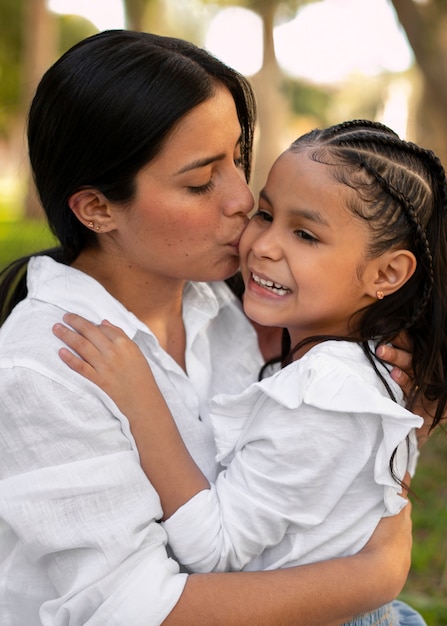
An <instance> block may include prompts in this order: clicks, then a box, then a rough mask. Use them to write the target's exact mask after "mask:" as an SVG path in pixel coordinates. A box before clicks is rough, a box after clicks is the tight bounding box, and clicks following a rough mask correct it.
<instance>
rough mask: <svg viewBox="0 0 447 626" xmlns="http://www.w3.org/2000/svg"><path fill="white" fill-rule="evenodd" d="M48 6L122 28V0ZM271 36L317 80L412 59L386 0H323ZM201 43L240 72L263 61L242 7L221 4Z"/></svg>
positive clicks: (71, 0)
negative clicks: (228, 6) (229, 6)
mask: <svg viewBox="0 0 447 626" xmlns="http://www.w3.org/2000/svg"><path fill="white" fill-rule="evenodd" d="M48 6H49V8H50V9H51V10H52V11H54V12H55V13H61V14H63V13H67V14H78V15H82V16H83V17H85V18H87V19H89V20H90V21H91V22H92V23H93V24H94V25H95V26H96V27H97V28H98V30H105V29H107V28H124V27H125V15H124V8H123V5H122V2H121V0H108V2H107V4H106V3H104V2H102V1H96V2H95V0H49V2H48ZM340 33H343V35H342V36H340ZM274 35H275V49H276V55H277V59H278V62H279V64H280V66H281V67H282V69H283V70H285V71H286V72H288V73H289V74H290V75H291V76H294V77H297V78H304V79H307V80H309V81H312V82H315V83H320V84H322V83H334V82H339V81H342V80H344V79H346V78H347V77H348V76H349V75H351V74H352V73H362V74H365V75H376V74H378V73H379V72H383V71H391V72H401V71H404V70H405V69H407V68H408V67H410V65H411V63H412V61H413V55H412V51H411V49H410V47H409V46H408V43H407V39H406V37H405V35H404V33H403V32H402V29H401V27H400V25H399V24H398V22H397V20H396V16H395V14H394V11H393V10H392V8H391V7H390V5H389V3H388V2H387V0H360V1H359V0H323V1H322V2H318V3H315V4H311V5H309V6H304V7H303V8H302V9H301V10H300V11H299V12H298V15H297V16H296V18H295V19H293V20H292V21H290V22H288V23H286V24H283V25H280V26H277V27H276V28H275V33H274ZM205 45H206V47H207V48H208V49H209V50H210V51H211V52H213V53H214V54H216V55H217V56H219V57H220V58H221V59H222V60H224V61H225V62H226V63H228V64H229V65H231V66H233V67H235V68H236V69H238V70H239V71H240V72H242V73H244V74H246V75H247V76H250V75H252V74H255V73H256V72H257V71H258V70H259V69H260V67H261V64H262V23H261V19H260V17H259V16H258V15H256V14H255V13H254V12H252V11H249V10H247V9H243V8H238V7H234V8H228V9H222V10H221V11H219V12H218V13H217V15H216V16H215V17H214V18H213V19H212V20H211V23H210V25H209V28H208V32H207V35H206V40H205Z"/></svg>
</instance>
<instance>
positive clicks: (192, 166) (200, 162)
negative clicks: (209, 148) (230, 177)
mask: <svg viewBox="0 0 447 626" xmlns="http://www.w3.org/2000/svg"><path fill="white" fill-rule="evenodd" d="M224 158H225V154H216V155H215V156H210V157H205V158H203V159H196V160H195V161H192V162H191V163H188V164H187V165H185V166H184V167H182V168H181V169H179V170H178V171H177V172H176V173H175V174H174V176H177V175H178V174H184V173H185V172H190V171H191V170H196V169H199V168H201V167H206V166H207V165H209V164H210V163H214V162H215V161H222V159H224Z"/></svg>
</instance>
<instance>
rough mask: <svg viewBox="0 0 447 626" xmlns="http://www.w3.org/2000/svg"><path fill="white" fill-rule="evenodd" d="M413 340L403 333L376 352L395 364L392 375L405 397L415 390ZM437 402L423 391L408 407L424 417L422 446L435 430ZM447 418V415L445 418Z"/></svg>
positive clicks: (419, 431) (419, 437)
mask: <svg viewBox="0 0 447 626" xmlns="http://www.w3.org/2000/svg"><path fill="white" fill-rule="evenodd" d="M411 348H412V346H411V342H410V340H409V338H408V336H407V335H405V334H404V333H401V334H400V335H399V336H398V337H397V338H396V340H395V341H394V342H393V345H392V346H391V345H389V344H387V345H384V344H381V345H379V346H378V347H377V350H376V354H377V356H378V357H379V358H380V359H383V360H384V361H387V363H390V365H393V369H392V370H391V377H392V378H393V380H395V381H396V383H397V384H398V385H399V386H400V388H401V389H402V391H403V392H404V395H405V397H407V398H408V397H411V396H412V391H413V366H412V360H413V356H412V353H411ZM436 406H437V405H436V402H432V401H430V400H428V399H427V398H426V397H425V396H423V395H421V393H416V394H415V395H414V397H413V398H412V402H411V406H410V407H408V408H409V409H410V410H411V411H412V412H413V413H415V414H416V415H420V416H421V417H422V418H423V419H424V424H423V426H422V427H421V428H419V429H418V431H417V438H418V444H419V447H421V446H422V445H423V444H424V443H425V442H426V441H427V440H428V438H429V436H430V434H431V433H432V432H433V430H432V429H431V425H432V422H433V416H434V414H435V411H436ZM444 419H447V416H446V417H445V418H444Z"/></svg>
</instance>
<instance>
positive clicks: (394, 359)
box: [376, 344, 413, 384]
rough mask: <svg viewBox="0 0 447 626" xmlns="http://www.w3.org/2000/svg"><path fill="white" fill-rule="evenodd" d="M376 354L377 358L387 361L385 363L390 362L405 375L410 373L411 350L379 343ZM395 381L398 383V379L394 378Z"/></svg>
mask: <svg viewBox="0 0 447 626" xmlns="http://www.w3.org/2000/svg"><path fill="white" fill-rule="evenodd" d="M376 354H377V356H378V357H379V358H381V359H383V360H384V361H387V363H390V364H391V365H393V366H394V367H395V368H398V369H400V370H401V371H402V372H405V373H406V374H407V375H408V374H411V371H412V360H413V358H412V354H411V352H408V351H407V350H403V349H402V348H396V347H395V346H390V345H388V344H387V345H384V344H381V345H379V346H378V347H377V350H376ZM395 380H396V379H395ZM396 382H399V384H400V381H398V380H396Z"/></svg>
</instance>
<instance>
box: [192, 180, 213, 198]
mask: <svg viewBox="0 0 447 626" xmlns="http://www.w3.org/2000/svg"><path fill="white" fill-rule="evenodd" d="M213 187H214V182H213V180H212V179H211V180H210V181H209V182H207V183H206V185H200V186H199V187H188V191H190V192H191V193H194V194H203V193H208V191H211V190H212V189H213Z"/></svg>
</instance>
